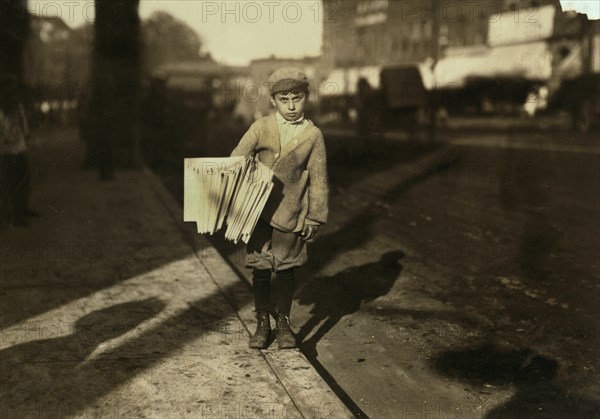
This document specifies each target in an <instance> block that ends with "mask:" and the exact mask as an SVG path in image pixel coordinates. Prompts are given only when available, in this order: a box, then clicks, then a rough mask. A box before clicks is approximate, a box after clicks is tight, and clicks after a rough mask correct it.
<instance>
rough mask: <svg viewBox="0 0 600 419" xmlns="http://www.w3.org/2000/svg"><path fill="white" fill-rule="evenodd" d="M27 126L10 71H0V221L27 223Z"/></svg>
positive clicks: (22, 225)
mask: <svg viewBox="0 0 600 419" xmlns="http://www.w3.org/2000/svg"><path fill="white" fill-rule="evenodd" d="M28 137H29V126H28V124H27V118H26V116H25V111H24V109H23V105H22V103H21V101H20V99H19V85H18V82H17V79H16V77H14V76H13V75H7V74H4V75H0V222H1V223H2V224H14V225H16V226H19V227H25V226H27V224H28V223H27V219H26V217H28V216H37V215H38V214H37V213H36V212H35V211H32V210H31V209H29V205H28V204H29V187H30V182H31V175H30V172H29V167H28V162H27V143H26V141H27V139H28Z"/></svg>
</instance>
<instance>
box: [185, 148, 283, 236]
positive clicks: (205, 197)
mask: <svg viewBox="0 0 600 419" xmlns="http://www.w3.org/2000/svg"><path fill="white" fill-rule="evenodd" d="M272 178H273V172H272V170H271V169H270V168H269V167H267V166H265V165H264V164H262V163H261V162H260V161H259V160H258V159H253V158H251V157H243V156H241V157H223V158H213V157H207V158H189V159H185V161H184V176H183V221H191V222H195V223H196V226H197V230H198V233H199V234H214V233H215V232H216V231H219V230H220V229H221V228H222V227H223V226H224V225H226V226H227V229H226V231H225V238H226V239H227V240H230V241H233V242H234V243H237V242H238V241H239V240H240V239H241V240H242V241H243V242H244V243H248V240H249V239H250V236H251V235H252V231H254V227H256V223H257V221H258V218H259V217H260V214H261V212H262V210H263V208H264V206H265V204H266V202H267V198H268V197H269V194H270V193H271V189H272V188H273V182H272Z"/></svg>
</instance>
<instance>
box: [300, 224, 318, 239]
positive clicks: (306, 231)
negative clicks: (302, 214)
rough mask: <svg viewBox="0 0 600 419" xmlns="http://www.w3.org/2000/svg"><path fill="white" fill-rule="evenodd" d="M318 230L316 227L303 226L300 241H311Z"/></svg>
mask: <svg viewBox="0 0 600 419" xmlns="http://www.w3.org/2000/svg"><path fill="white" fill-rule="evenodd" d="M318 230H319V226H318V225H311V224H304V228H303V229H302V240H304V241H309V240H311V239H312V238H313V237H315V234H317V231H318Z"/></svg>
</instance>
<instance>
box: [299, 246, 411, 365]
mask: <svg viewBox="0 0 600 419" xmlns="http://www.w3.org/2000/svg"><path fill="white" fill-rule="evenodd" d="M402 257H404V253H402V252H401V251H392V252H388V253H385V254H384V255H382V256H381V258H380V260H379V261H377V262H373V263H368V264H366V265H362V266H357V267H352V268H348V269H345V270H343V271H341V272H339V273H337V274H335V275H333V276H331V277H326V278H322V277H321V278H318V277H317V278H314V279H312V280H311V281H310V282H308V283H306V284H304V287H303V289H302V290H301V291H300V293H299V295H298V296H297V298H298V303H299V304H301V305H311V304H314V306H313V308H312V309H311V310H310V314H312V317H311V318H310V319H309V320H308V321H307V322H306V323H305V324H304V325H303V326H302V327H301V329H300V331H299V332H298V334H297V339H298V342H302V341H304V339H306V337H307V336H308V335H309V334H310V332H311V331H312V330H313V329H314V328H315V327H317V325H319V323H321V322H323V321H324V323H323V324H322V325H321V327H320V328H319V329H318V330H316V331H315V332H314V334H313V335H312V336H311V337H310V338H309V339H308V340H306V341H304V342H303V343H302V349H303V351H304V353H305V354H306V355H307V356H311V357H315V358H316V356H317V355H318V353H317V343H318V342H319V341H320V340H321V339H322V338H323V337H324V336H325V335H326V334H327V333H328V332H329V331H330V330H331V329H333V327H335V325H336V324H337V323H338V322H339V321H340V320H341V319H342V318H343V317H344V316H346V315H348V314H352V313H355V312H356V311H358V310H359V309H360V306H361V304H362V303H363V302H365V303H368V302H370V301H373V300H375V299H376V298H378V297H381V296H384V295H386V294H387V293H388V292H389V291H390V290H391V288H392V286H393V285H394V283H395V282H396V279H398V276H399V275H400V272H401V271H402V265H401V264H400V260H401V259H402Z"/></svg>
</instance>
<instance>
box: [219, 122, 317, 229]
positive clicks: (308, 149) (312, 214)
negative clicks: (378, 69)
mask: <svg viewBox="0 0 600 419" xmlns="http://www.w3.org/2000/svg"><path fill="white" fill-rule="evenodd" d="M305 124H306V127H305V128H304V129H303V130H302V131H301V132H300V133H299V134H298V135H297V136H296V137H294V138H292V139H291V140H290V141H289V142H287V143H286V144H285V145H284V146H281V143H280V138H279V128H278V126H277V120H276V119H275V114H273V115H269V116H266V117H264V118H261V119H259V120H257V121H255V122H254V123H253V124H252V126H250V128H249V129H248V131H247V132H246V134H244V136H243V137H242V139H241V140H240V143H239V144H238V146H237V147H236V148H235V149H234V150H233V152H232V153H231V155H232V156H247V155H250V156H253V157H254V156H256V155H258V158H259V160H260V161H261V163H263V164H265V165H266V166H268V167H270V168H271V169H272V170H273V189H272V191H271V194H270V196H269V199H268V200H267V203H266V205H265V208H264V210H263V212H262V214H261V216H262V217H263V218H264V219H265V220H267V221H269V223H270V224H271V225H272V226H273V227H275V228H277V229H278V230H281V231H285V232H298V231H300V230H302V228H303V226H304V224H305V222H306V223H307V224H313V225H314V224H316V225H320V224H325V223H326V222H327V214H328V212H329V185H328V175H327V154H326V151H325V140H324V138H323V133H322V132H321V130H320V129H319V128H317V127H316V126H315V125H314V124H313V122H312V121H310V120H308V119H307V120H306V121H305Z"/></svg>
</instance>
